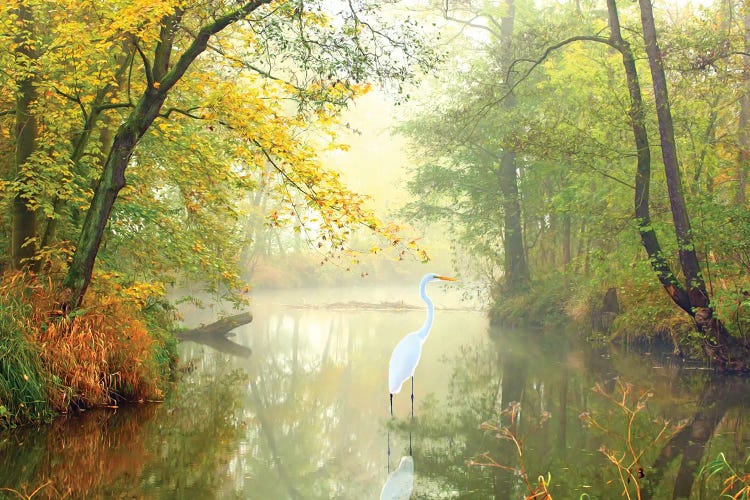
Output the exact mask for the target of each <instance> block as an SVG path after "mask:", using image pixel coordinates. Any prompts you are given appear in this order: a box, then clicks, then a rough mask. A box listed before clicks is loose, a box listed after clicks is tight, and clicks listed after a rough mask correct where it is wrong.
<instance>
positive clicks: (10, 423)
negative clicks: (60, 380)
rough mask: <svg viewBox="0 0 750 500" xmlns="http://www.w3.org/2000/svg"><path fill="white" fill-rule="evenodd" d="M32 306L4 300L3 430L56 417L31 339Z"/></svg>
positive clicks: (0, 318)
mask: <svg viewBox="0 0 750 500" xmlns="http://www.w3.org/2000/svg"><path fill="white" fill-rule="evenodd" d="M28 307H29V306H28V305H26V304H24V303H23V301H22V300H21V298H19V297H13V296H10V297H8V296H6V297H3V298H0V428H7V427H14V426H16V425H19V424H23V423H27V422H32V421H44V420H48V419H49V418H51V417H52V415H53V414H54V412H53V410H52V408H51V407H50V404H49V400H48V397H47V394H48V387H49V384H50V383H51V380H48V378H47V377H46V376H45V370H44V367H43V366H42V360H41V357H40V353H39V351H38V348H37V346H36V344H35V343H33V342H30V341H29V339H28V338H27V333H26V325H25V324H23V323H22V321H23V319H24V318H27V317H28V315H29V314H28V312H29V311H28Z"/></svg>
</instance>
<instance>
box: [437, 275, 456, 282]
mask: <svg viewBox="0 0 750 500" xmlns="http://www.w3.org/2000/svg"><path fill="white" fill-rule="evenodd" d="M435 277H436V278H437V279H439V280H443V281H458V278H450V277H448V276H435Z"/></svg>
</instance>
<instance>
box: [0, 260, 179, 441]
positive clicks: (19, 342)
mask: <svg viewBox="0 0 750 500" xmlns="http://www.w3.org/2000/svg"><path fill="white" fill-rule="evenodd" d="M105 291H106V293H105ZM153 292H154V290H149V289H146V288H144V287H143V286H141V287H140V288H139V287H138V286H137V285H134V286H133V287H130V288H123V287H122V286H120V285H118V284H116V283H115V282H113V281H112V280H111V279H108V278H104V277H102V278H100V279H98V280H97V281H96V282H95V283H94V284H93V285H92V288H91V290H90V293H89V294H88V296H87V298H86V301H85V303H84V304H83V307H82V308H81V309H79V310H77V311H75V312H74V313H71V314H68V315H66V314H64V313H63V311H62V310H60V306H59V304H61V303H62V302H63V301H62V300H61V294H60V291H59V288H58V287H57V286H56V284H55V282H54V280H53V279H52V278H44V277H41V276H36V275H31V274H22V273H6V274H5V275H3V277H2V280H0V428H3V427H15V426H18V425H26V424H30V423H38V422H44V421H48V420H50V419H51V418H53V417H54V416H55V415H57V414H60V413H66V412H69V411H71V410H75V409H85V408H91V407H96V406H107V405H109V406H111V405H117V404H119V403H121V402H124V401H132V402H141V401H153V400H160V399H162V398H163V392H164V389H165V387H166V384H167V383H168V380H169V377H170V373H171V371H172V369H173V368H174V365H175V363H176V359H177V349H176V346H177V341H176V339H175V337H174V335H173V334H172V333H171V331H170V326H171V322H172V317H171V315H170V311H169V309H168V307H167V306H166V305H165V304H163V303H161V302H160V301H158V300H155V298H154V297H155V296H156V294H155V293H153Z"/></svg>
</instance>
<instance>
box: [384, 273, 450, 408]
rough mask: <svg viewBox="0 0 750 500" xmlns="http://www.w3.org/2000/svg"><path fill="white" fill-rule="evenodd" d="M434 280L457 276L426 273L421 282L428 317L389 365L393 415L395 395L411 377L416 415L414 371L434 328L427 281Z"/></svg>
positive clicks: (389, 387) (394, 354) (405, 341)
mask: <svg viewBox="0 0 750 500" xmlns="http://www.w3.org/2000/svg"><path fill="white" fill-rule="evenodd" d="M434 280H443V281H456V278H449V277H447V276H440V275H439V274H433V273H430V274H426V275H425V276H424V278H422V281H421V282H420V283H419V295H420V296H421V297H422V300H424V302H425V304H427V318H426V319H425V322H424V324H423V325H422V328H420V329H419V330H417V331H416V332H412V333H410V334H408V335H407V336H405V337H404V338H402V339H401V341H400V342H399V343H398V344H396V347H395V348H394V349H393V353H392V354H391V362H390V364H389V365H388V390H389V392H390V395H391V415H393V395H394V394H398V393H399V392H401V387H402V386H403V385H404V382H406V381H407V380H408V379H409V378H411V379H412V385H411V414H412V416H414V371H415V370H416V369H417V365H418V364H419V358H420V357H421V356H422V344H424V342H425V340H427V336H428V335H429V334H430V328H432V320H433V317H434V315H435V307H434V306H433V305H432V300H430V298H429V297H428V296H427V283H429V282H430V281H434Z"/></svg>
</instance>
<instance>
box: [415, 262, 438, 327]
mask: <svg viewBox="0 0 750 500" xmlns="http://www.w3.org/2000/svg"><path fill="white" fill-rule="evenodd" d="M433 279H434V278H433V277H431V276H430V275H429V274H428V275H427V276H425V277H424V278H422V281H421V282H420V283H419V295H420V296H421V297H422V300H424V301H425V304H427V318H426V319H425V321H424V325H423V326H422V328H420V329H419V331H418V332H417V335H418V336H419V339H420V340H421V341H422V342H424V341H425V340H427V336H428V335H429V334H430V326H432V318H433V316H434V315H435V307H434V306H433V305H432V300H431V299H430V298H429V297H428V296H427V283H429V282H430V281H432V280H433Z"/></svg>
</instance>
